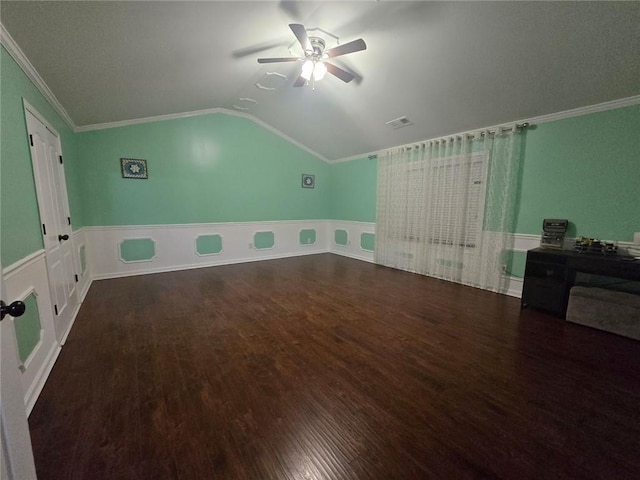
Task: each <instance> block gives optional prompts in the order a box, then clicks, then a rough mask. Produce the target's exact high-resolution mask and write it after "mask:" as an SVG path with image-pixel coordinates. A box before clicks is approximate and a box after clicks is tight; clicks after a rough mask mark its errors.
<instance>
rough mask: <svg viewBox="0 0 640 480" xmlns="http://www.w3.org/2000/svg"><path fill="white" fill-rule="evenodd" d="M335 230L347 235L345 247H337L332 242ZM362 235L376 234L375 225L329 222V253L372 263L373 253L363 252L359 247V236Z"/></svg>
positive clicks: (342, 221) (340, 221) (345, 221)
mask: <svg viewBox="0 0 640 480" xmlns="http://www.w3.org/2000/svg"><path fill="white" fill-rule="evenodd" d="M336 230H346V232H347V234H348V235H349V242H348V244H347V245H338V244H336V242H335V240H334V233H335V231H336ZM362 233H373V234H374V235H375V233H376V224H375V223H373V222H351V221H348V220H331V222H330V225H329V242H330V243H329V246H330V252H331V253H335V254H336V255H343V256H345V257H350V258H355V259H356V260H363V261H365V262H371V263H373V252H372V251H370V250H363V249H362V248H361V247H360V235H361V234H362Z"/></svg>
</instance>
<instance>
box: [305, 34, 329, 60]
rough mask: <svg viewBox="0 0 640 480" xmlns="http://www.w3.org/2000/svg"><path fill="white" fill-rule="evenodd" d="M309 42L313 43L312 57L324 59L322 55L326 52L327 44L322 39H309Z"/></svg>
mask: <svg viewBox="0 0 640 480" xmlns="http://www.w3.org/2000/svg"><path fill="white" fill-rule="evenodd" d="M309 42H310V43H311V47H312V48H313V53H312V55H313V56H314V57H317V58H321V57H322V53H323V52H324V47H325V46H326V43H325V42H324V40H323V39H322V38H320V37H309Z"/></svg>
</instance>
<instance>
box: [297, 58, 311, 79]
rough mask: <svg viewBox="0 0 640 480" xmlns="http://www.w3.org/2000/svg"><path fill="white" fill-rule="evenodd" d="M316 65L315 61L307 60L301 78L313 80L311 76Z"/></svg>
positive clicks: (303, 65)
mask: <svg viewBox="0 0 640 480" xmlns="http://www.w3.org/2000/svg"><path fill="white" fill-rule="evenodd" d="M313 70H314V65H313V61H311V60H307V61H306V62H304V63H303V64H302V72H301V73H300V76H301V77H302V78H304V79H305V80H311V75H313Z"/></svg>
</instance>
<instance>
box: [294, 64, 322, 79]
mask: <svg viewBox="0 0 640 480" xmlns="http://www.w3.org/2000/svg"><path fill="white" fill-rule="evenodd" d="M326 74H327V66H326V65H325V64H324V63H322V62H317V61H314V60H307V61H306V62H304V63H303V64H302V72H301V73H300V76H301V77H302V78H304V79H305V80H307V81H309V80H311V78H312V77H313V80H314V81H318V80H322V79H323V78H324V76H325V75H326Z"/></svg>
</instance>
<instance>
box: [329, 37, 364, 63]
mask: <svg viewBox="0 0 640 480" xmlns="http://www.w3.org/2000/svg"><path fill="white" fill-rule="evenodd" d="M366 49H367V44H366V43H364V40H362V39H361V38H359V39H358V40H354V41H353V42H349V43H345V44H344V45H338V46H337V47H333V48H330V49H329V50H327V51H326V52H325V53H326V54H327V56H328V57H329V58H332V57H337V56H339V55H345V54H347V53H353V52H359V51H360V50H366Z"/></svg>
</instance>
